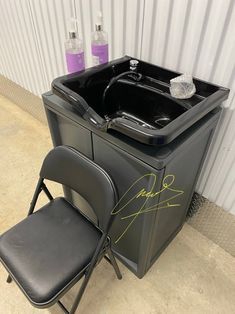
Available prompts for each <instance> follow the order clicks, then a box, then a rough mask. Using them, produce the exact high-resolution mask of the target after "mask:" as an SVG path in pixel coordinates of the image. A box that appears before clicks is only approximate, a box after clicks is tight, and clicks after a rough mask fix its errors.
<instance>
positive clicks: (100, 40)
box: [91, 12, 109, 65]
mask: <svg viewBox="0 0 235 314" xmlns="http://www.w3.org/2000/svg"><path fill="white" fill-rule="evenodd" d="M108 50H109V47H108V35H107V33H106V32H105V31H104V30H103V16H102V13H101V12H98V14H97V20H96V23H95V31H94V32H93V33H92V35H91V53H92V63H93V65H99V64H102V63H106V62H108V61H109V53H108Z"/></svg>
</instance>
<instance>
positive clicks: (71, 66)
mask: <svg viewBox="0 0 235 314" xmlns="http://www.w3.org/2000/svg"><path fill="white" fill-rule="evenodd" d="M77 25H78V21H77V20H76V19H74V18H71V19H70V21H69V23H68V30H69V39H68V40H67V41H66V42H65V55H66V63H67V70H68V72H69V73H73V72H77V71H82V70H84V69H85V61H84V50H83V42H82V39H81V38H80V37H79V35H78V32H77Z"/></svg>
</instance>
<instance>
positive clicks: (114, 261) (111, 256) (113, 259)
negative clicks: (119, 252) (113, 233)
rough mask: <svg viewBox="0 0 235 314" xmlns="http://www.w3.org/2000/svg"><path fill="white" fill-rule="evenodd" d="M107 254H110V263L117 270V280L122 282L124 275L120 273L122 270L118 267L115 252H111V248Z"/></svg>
mask: <svg viewBox="0 0 235 314" xmlns="http://www.w3.org/2000/svg"><path fill="white" fill-rule="evenodd" d="M107 254H108V257H109V260H110V262H111V264H112V266H113V268H114V270H115V273H116V275H117V278H118V279H119V280H121V279H122V274H121V272H120V269H119V267H118V264H117V262H116V259H115V257H114V255H113V252H112V250H111V249H110V248H107Z"/></svg>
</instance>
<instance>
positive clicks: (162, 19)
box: [0, 0, 235, 214]
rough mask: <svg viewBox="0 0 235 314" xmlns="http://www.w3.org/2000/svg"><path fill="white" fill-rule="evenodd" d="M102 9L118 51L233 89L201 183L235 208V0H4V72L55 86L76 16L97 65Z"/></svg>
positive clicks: (0, 23) (0, 67)
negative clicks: (94, 41)
mask: <svg viewBox="0 0 235 314" xmlns="http://www.w3.org/2000/svg"><path fill="white" fill-rule="evenodd" d="M99 10H101V11H102V12H103V15H104V29H105V30H106V31H107V32H108V35H109V54H110V59H115V58H118V57H121V56H123V55H125V54H129V55H131V56H134V57H140V58H142V59H144V60H147V61H150V62H153V63H156V64H159V65H161V66H165V67H169V68H171V69H173V70H177V71H180V72H190V73H192V74H193V75H194V76H196V77H198V78H201V79H205V80H209V81H211V82H213V83H216V84H220V85H223V86H227V87H229V88H230V89H231V92H230V96H229V99H228V100H227V101H226V102H225V103H224V107H225V108H224V111H223V114H222V116H221V120H220V124H219V128H218V130H217V133H216V137H215V139H214V142H213V145H212V146H213V149H212V150H211V152H210V155H209V157H208V158H207V160H206V163H205V164H206V166H205V167H204V169H203V171H202V175H201V177H200V179H199V184H198V187H197V190H198V192H199V193H202V194H203V195H204V196H205V197H207V198H209V200H211V201H214V202H216V203H217V204H218V205H219V206H222V207H224V208H225V209H227V210H229V211H231V212H233V213H234V214H235V114H234V110H235V80H234V77H235V33H234V29H235V1H234V0H118V1H117V0H116V1H115V0H37V1H35V0H22V1H16V0H8V1H4V0H0V12H1V13H0V15H1V18H0V41H1V58H0V73H1V74H3V75H4V76H6V77H7V78H9V79H11V80H13V81H14V82H16V83H18V84H19V85H21V86H22V87H24V88H26V89H27V90H29V91H31V92H33V93H34V94H36V95H40V94H41V93H43V92H44V91H46V90H48V89H49V88H50V83H51V81H52V80H53V79H54V78H55V77H57V76H59V75H63V74H64V73H66V64H65V57H64V41H65V39H66V38H67V36H68V30H67V21H68V19H69V18H70V17H71V16H73V17H76V18H78V20H79V23H80V26H79V29H80V33H81V34H82V37H83V40H84V46H85V53H86V66H90V65H91V53H90V51H91V49H90V39H91V32H92V31H93V30H94V24H95V21H96V15H97V11H99Z"/></svg>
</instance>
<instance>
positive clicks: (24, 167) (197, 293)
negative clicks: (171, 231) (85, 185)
mask: <svg viewBox="0 0 235 314" xmlns="http://www.w3.org/2000/svg"><path fill="white" fill-rule="evenodd" d="M51 146H52V144H51V141H50V135H49V132H48V129H47V127H46V126H44V125H42V124H41V123H40V122H39V121H37V120H35V119H34V118H32V117H31V116H30V115H29V114H27V113H26V112H24V111H22V110H21V109H19V108H18V107H17V106H16V105H14V104H13V103H11V102H10V101H8V100H7V99H5V98H4V97H1V96H0V154H1V163H0V173H1V177H0V191H1V198H0V202H1V204H0V233H2V232H4V231H5V230H7V229H8V228H9V227H11V226H13V225H14V224H16V223H17V222H18V221H20V220H21V219H23V218H24V217H25V215H26V213H27V208H28V204H29V201H30V198H31V195H32V192H33V190H34V185H35V183H36V181H37V178H38V170H39V167H40V164H41V161H42V159H43V157H44V156H45V154H46V152H47V151H48V150H49V149H50V148H51ZM52 189H53V191H54V193H55V194H56V195H60V194H61V193H62V192H61V189H58V188H56V187H54V186H52ZM44 201H45V199H42V200H41V203H43V202H44ZM119 265H120V267H121V271H122V274H123V280H121V281H118V280H116V278H115V275H114V272H113V270H112V268H111V267H110V266H109V265H108V264H107V263H106V262H105V261H103V262H101V263H100V264H99V266H98V267H97V268H96V270H95V272H94V274H93V276H92V278H91V280H90V283H89V285H88V288H87V290H86V293H85V295H84V297H83V299H82V302H81V304H80V307H79V309H78V311H77V313H86V314H94V313H97V314H110V313H112V314H116V313H118V314H120V313H124V314H125V313H136V314H157V313H167V314H170V313H172V314H173V313H182V314H184V313H185V314H186V313H187V314H188V313H190V314H191V313H214V314H215V313H218V314H222V313H224V314H230V313H231V314H233V313H235V263H234V258H233V257H232V256H231V255H229V254H228V253H226V252H225V251H224V250H223V249H221V248H220V247H219V246H217V245H216V244H214V243H213V242H211V241H210V240H208V239H207V238H206V237H204V236H203V235H202V234H200V233H199V232H198V231H196V230H195V229H193V228H192V227H191V226H189V225H187V224H185V226H184V228H183V229H182V231H181V232H180V233H179V234H178V235H177V237H176V238H175V239H174V240H173V242H172V243H171V244H170V245H169V246H168V248H167V249H166V250H165V252H164V253H163V254H162V255H161V256H160V258H159V259H158V260H157V262H156V263H155V264H154V265H153V267H152V268H151V269H150V271H149V272H148V273H147V275H146V276H145V277H144V278H143V279H141V280H140V279H138V278H136V277H135V276H134V275H133V274H132V273H131V272H130V271H128V270H127V269H126V268H125V267H124V266H123V265H121V264H120V263H119ZM6 276H7V274H6V271H5V270H4V268H3V267H2V266H1V267H0V296H1V297H0V313H4V314H13V313H25V314H28V313H42V314H43V313H48V314H49V313H51V314H59V313H61V310H60V309H59V308H58V307H57V306H56V305H55V306H53V307H52V308H50V309H45V310H39V309H35V308H33V307H32V306H31V305H30V304H29V302H28V301H27V300H26V298H25V296H24V295H23V294H22V293H21V292H20V291H19V289H18V288H17V287H16V284H15V283H11V284H7V283H6V281H5V280H6ZM77 288H78V286H76V287H74V288H73V289H72V290H71V291H70V292H69V293H68V294H67V295H66V296H65V297H64V303H65V304H71V301H72V299H73V297H74V295H75V292H76V291H77Z"/></svg>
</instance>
